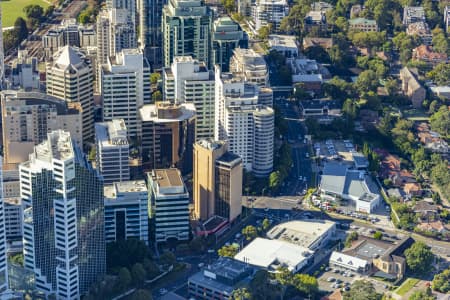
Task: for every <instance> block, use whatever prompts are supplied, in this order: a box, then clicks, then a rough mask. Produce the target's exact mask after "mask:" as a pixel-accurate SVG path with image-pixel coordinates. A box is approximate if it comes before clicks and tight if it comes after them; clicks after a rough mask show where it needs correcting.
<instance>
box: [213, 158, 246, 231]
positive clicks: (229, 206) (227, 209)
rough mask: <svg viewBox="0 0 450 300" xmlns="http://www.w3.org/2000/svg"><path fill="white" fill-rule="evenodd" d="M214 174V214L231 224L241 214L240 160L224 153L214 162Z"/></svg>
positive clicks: (241, 169) (241, 175) (241, 170)
mask: <svg viewBox="0 0 450 300" xmlns="http://www.w3.org/2000/svg"><path fill="white" fill-rule="evenodd" d="M215 173H216V174H215V200H214V212H215V214H216V215H218V216H221V217H224V218H227V219H228V220H229V221H230V222H233V221H234V220H236V218H237V217H238V216H240V215H241V213H242V179H243V166H242V158H240V157H239V156H238V155H236V154H234V153H231V152H226V153H225V154H224V155H222V156H221V157H219V158H218V159H217V160H216V165H215Z"/></svg>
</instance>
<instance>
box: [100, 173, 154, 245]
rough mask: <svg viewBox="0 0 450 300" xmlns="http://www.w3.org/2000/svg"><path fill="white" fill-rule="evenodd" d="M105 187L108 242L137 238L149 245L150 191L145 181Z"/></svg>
mask: <svg viewBox="0 0 450 300" xmlns="http://www.w3.org/2000/svg"><path fill="white" fill-rule="evenodd" d="M103 190H104V196H105V239H106V242H107V243H110V242H114V241H119V240H126V239H131V238H135V239H139V240H141V241H143V242H145V243H146V244H147V245H148V192H147V185H146V183H145V181H144V180H137V181H123V182H115V183H114V184H112V185H107V186H105V187H104V188H103Z"/></svg>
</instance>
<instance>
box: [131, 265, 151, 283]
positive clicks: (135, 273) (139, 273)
mask: <svg viewBox="0 0 450 300" xmlns="http://www.w3.org/2000/svg"><path fill="white" fill-rule="evenodd" d="M145 276H147V273H146V272H145V269H144V266H142V264H141V263H136V264H134V265H133V267H132V268H131V278H132V279H133V283H134V284H137V285H141V284H142V283H143V282H144V280H145Z"/></svg>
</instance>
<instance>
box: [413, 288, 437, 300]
mask: <svg viewBox="0 0 450 300" xmlns="http://www.w3.org/2000/svg"><path fill="white" fill-rule="evenodd" d="M435 299H436V297H435V296H433V294H432V293H431V290H430V289H426V290H420V291H415V292H414V293H412V295H411V296H409V298H408V300H435Z"/></svg>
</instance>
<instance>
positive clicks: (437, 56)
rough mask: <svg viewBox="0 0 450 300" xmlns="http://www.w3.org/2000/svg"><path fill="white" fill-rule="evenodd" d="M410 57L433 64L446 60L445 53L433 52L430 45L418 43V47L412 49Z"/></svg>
mask: <svg viewBox="0 0 450 300" xmlns="http://www.w3.org/2000/svg"><path fill="white" fill-rule="evenodd" d="M412 59H414V60H419V61H422V62H425V63H426V64H428V65H431V66H435V65H437V64H439V63H443V62H447V54H445V53H439V52H435V51H433V47H431V46H428V45H420V46H419V47H417V48H414V49H413V52H412Z"/></svg>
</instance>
